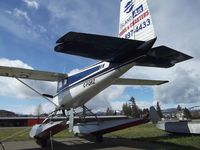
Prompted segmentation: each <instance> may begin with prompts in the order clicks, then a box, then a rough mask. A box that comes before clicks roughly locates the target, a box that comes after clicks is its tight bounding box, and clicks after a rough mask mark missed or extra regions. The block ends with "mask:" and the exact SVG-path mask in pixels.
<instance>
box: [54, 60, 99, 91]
mask: <svg viewBox="0 0 200 150" xmlns="http://www.w3.org/2000/svg"><path fill="white" fill-rule="evenodd" d="M97 64H99V63H97ZM94 66H95V65H94ZM101 66H102V64H101V65H98V66H95V67H93V68H89V69H87V70H85V71H82V72H80V73H77V74H74V75H72V76H69V77H68V78H67V84H66V85H64V86H62V87H61V88H59V89H58V90H57V92H58V93H59V92H60V91H62V90H63V89H65V88H66V87H69V86H71V85H73V84H74V83H75V82H77V81H82V80H81V79H83V78H85V77H87V76H88V77H89V75H92V74H93V73H95V72H98V70H100V69H101ZM100 72H101V71H100Z"/></svg>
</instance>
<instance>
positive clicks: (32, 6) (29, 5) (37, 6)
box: [23, 0, 39, 10]
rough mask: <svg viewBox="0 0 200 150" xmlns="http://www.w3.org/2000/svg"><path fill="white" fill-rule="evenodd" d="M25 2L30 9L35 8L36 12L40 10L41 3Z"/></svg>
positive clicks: (33, 0) (34, 1) (32, 0)
mask: <svg viewBox="0 0 200 150" xmlns="http://www.w3.org/2000/svg"><path fill="white" fill-rule="evenodd" d="M23 2H24V3H26V5H27V6H28V7H29V8H33V9H35V10H38V8H39V3H38V2H37V1H36V0H23Z"/></svg>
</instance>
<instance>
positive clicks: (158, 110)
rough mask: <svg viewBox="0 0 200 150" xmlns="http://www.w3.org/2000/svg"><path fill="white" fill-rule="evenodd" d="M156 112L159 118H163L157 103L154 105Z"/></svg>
mask: <svg viewBox="0 0 200 150" xmlns="http://www.w3.org/2000/svg"><path fill="white" fill-rule="evenodd" d="M156 110H157V113H158V115H159V117H160V118H163V114H162V111H161V108H160V103H159V102H157V104H156Z"/></svg>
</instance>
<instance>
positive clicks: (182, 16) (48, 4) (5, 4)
mask: <svg viewBox="0 0 200 150" xmlns="http://www.w3.org/2000/svg"><path fill="white" fill-rule="evenodd" d="M148 4H149V8H150V11H151V15H152V20H153V24H154V27H155V31H156V35H157V37H158V39H157V42H156V44H155V46H159V45H166V46H169V47H171V48H174V49H176V50H178V51H181V52H184V53H187V54H189V55H191V56H193V57H194V59H192V60H188V61H186V62H182V63H180V64H177V65H176V66H174V67H172V68H170V69H160V68H147V67H133V68H132V69H131V70H129V71H128V72H127V73H126V74H125V75H123V77H128V78H143V79H157V80H160V79H161V80H169V81H170V82H169V83H167V84H165V85H161V86H156V87H141V86H110V87H109V88H107V89H106V90H104V91H103V92H101V93H100V94H98V95H97V96H96V97H94V98H93V99H92V100H90V101H89V103H88V104H87V106H88V107H90V108H92V109H94V108H95V110H99V111H100V110H105V108H107V107H111V108H112V109H114V110H119V109H121V106H122V104H123V103H126V102H128V100H129V99H130V97H131V96H133V97H135V99H136V103H137V104H138V105H139V107H141V108H144V107H149V106H151V105H155V103H156V102H157V101H159V102H160V104H161V108H171V107H177V105H178V104H180V105H181V106H182V107H191V106H199V104H200V101H199V100H200V87H199V85H200V71H199V66H200V61H199V58H200V50H199V47H200V42H199V34H200V30H199V26H200V19H198V18H199V16H198V15H199V14H200V9H199V7H200V1H199V0H193V1H188V0H167V1H164V0H148ZM119 7H120V0H109V1H108V0H101V1H99V0H84V1H83V0H1V1H0V65H1V66H13V67H22V68H29V69H36V70H44V71H53V72H61V73H70V72H74V71H76V70H79V69H81V68H84V67H86V66H88V65H91V64H93V63H96V62H97V61H96V60H92V59H87V58H82V57H77V56H72V55H66V54H61V53H56V52H55V51H54V46H55V41H56V40H57V39H58V38H59V37H61V36H63V35H64V34H66V33H67V32H69V31H76V32H86V33H93V34H101V35H108V36H117V35H118V26H119ZM26 82H27V83H29V84H30V85H32V86H33V87H34V88H36V89H38V90H39V91H41V92H42V93H50V94H53V93H55V90H56V83H49V82H38V81H26ZM39 104H42V109H43V112H49V111H51V110H52V109H53V106H52V105H51V104H50V103H48V102H46V101H45V100H43V99H42V98H40V97H39V96H38V95H36V94H35V93H33V92H31V91H30V90H29V89H27V88H26V87H25V86H24V85H22V84H20V83H19V82H18V81H16V80H15V79H10V78H5V77H0V109H6V110H11V111H15V112H17V113H22V114H26V113H31V114H34V113H35V110H36V107H37V106H38V105H39Z"/></svg>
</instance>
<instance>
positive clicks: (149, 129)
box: [0, 123, 200, 149]
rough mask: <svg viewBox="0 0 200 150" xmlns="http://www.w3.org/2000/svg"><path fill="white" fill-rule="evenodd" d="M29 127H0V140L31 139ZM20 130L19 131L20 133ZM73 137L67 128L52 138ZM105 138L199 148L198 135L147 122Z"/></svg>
mask: <svg viewBox="0 0 200 150" xmlns="http://www.w3.org/2000/svg"><path fill="white" fill-rule="evenodd" d="M23 131H24V132H23ZM29 131H30V128H27V127H22V128H15V127H13V128H12V127H9V128H0V141H2V140H3V139H5V138H6V137H9V136H11V135H13V134H14V135H15V136H13V137H11V138H9V139H6V140H5V141H23V140H31V139H30V138H29ZM20 132H21V133H20ZM71 137H74V135H73V134H72V133H69V132H68V131H67V130H64V131H62V132H60V133H58V134H56V135H55V136H54V138H71ZM105 137H107V138H126V139H131V140H134V141H143V142H150V143H151V142H153V143H158V144H164V145H166V146H168V145H175V146H181V147H182V148H183V149H188V148H196V149H200V142H199V141H200V136H194V135H176V134H170V133H166V132H164V131H161V130H159V129H157V128H156V127H155V126H154V125H153V124H151V123H147V124H144V125H140V126H136V127H132V128H128V129H124V130H120V131H117V132H112V133H109V134H106V135H105Z"/></svg>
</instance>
